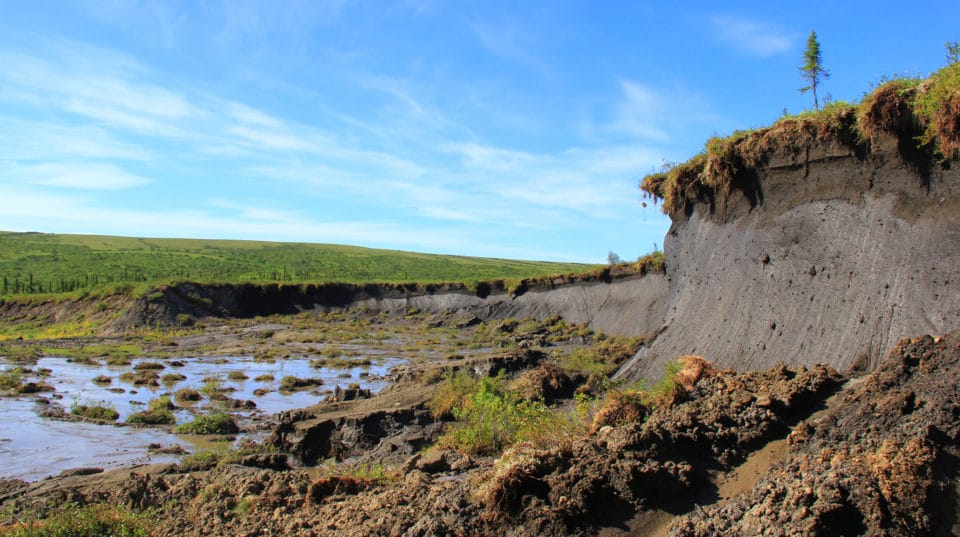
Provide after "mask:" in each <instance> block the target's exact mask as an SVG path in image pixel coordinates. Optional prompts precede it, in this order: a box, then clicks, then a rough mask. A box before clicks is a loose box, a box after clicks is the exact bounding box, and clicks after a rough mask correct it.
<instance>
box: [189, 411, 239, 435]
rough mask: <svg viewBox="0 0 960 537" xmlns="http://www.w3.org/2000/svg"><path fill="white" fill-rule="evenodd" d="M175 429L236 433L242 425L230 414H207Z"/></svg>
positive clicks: (191, 432) (194, 432) (191, 431)
mask: <svg viewBox="0 0 960 537" xmlns="http://www.w3.org/2000/svg"><path fill="white" fill-rule="evenodd" d="M174 431H176V432H178V433H181V434H236V433H239V432H240V427H238V426H237V423H236V422H235V421H233V418H232V417H231V416H230V415H229V414H223V413H218V414H207V415H205V416H197V417H196V418H195V419H194V420H193V421H191V422H189V423H184V424H183V425H178V426H177V428H176V429H174Z"/></svg>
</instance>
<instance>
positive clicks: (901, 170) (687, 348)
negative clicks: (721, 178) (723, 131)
mask: <svg viewBox="0 0 960 537" xmlns="http://www.w3.org/2000/svg"><path fill="white" fill-rule="evenodd" d="M912 142H913V141H912V139H909V138H906V139H905V138H903V137H901V139H898V138H897V137H895V136H892V135H884V136H881V137H878V138H877V139H875V140H874V141H873V143H872V144H871V145H870V146H869V148H867V147H865V144H863V143H862V142H856V141H853V139H852V138H851V137H844V136H840V135H837V134H835V133H825V134H824V133H821V136H819V137H818V138H817V139H816V140H807V142H806V143H802V144H797V145H794V146H792V147H790V148H781V149H774V150H772V151H769V152H768V153H767V154H765V155H764V156H763V159H762V161H761V162H759V163H758V164H757V165H754V166H744V165H743V163H742V162H735V164H739V166H732V167H731V168H730V169H731V170H732V171H729V175H728V177H727V179H728V180H727V181H726V182H725V184H720V183H717V184H715V185H710V184H707V185H704V184H699V185H694V184H692V183H690V182H688V183H687V184H683V182H682V178H681V181H680V184H679V186H678V185H674V186H673V188H674V189H675V191H676V192H681V191H682V192H684V194H685V195H684V196H681V197H680V198H675V199H673V200H669V201H672V202H673V203H672V205H671V211H670V212H671V217H672V219H673V225H672V227H671V229H670V231H669V233H668V235H667V237H666V239H665V241H664V246H665V247H664V250H665V253H666V257H667V279H668V281H669V298H668V299H667V305H666V316H665V320H664V326H663V328H662V331H661V332H660V334H659V336H658V337H657V338H656V340H655V341H654V342H653V343H652V344H651V345H649V346H648V347H647V348H645V349H643V350H642V351H641V352H640V353H639V354H638V355H637V356H635V357H634V359H633V360H631V361H630V362H629V363H628V364H627V365H625V366H624V368H623V369H622V370H621V371H620V373H619V375H620V376H621V377H624V378H655V377H658V376H659V375H660V374H661V373H662V371H663V367H664V364H665V363H666V362H668V361H671V360H674V359H675V358H676V357H677V356H680V355H683V354H697V355H701V356H704V357H706V358H707V359H709V360H711V361H714V362H715V363H717V364H718V365H720V366H722V367H733V368H735V369H754V368H766V367H768V366H770V365H772V364H775V363H777V362H783V363H786V364H803V365H812V364H816V363H829V364H830V365H832V366H834V367H836V368H838V369H841V370H848V369H862V370H868V369H873V368H875V367H876V366H877V364H878V361H879V360H880V359H881V357H883V356H884V355H886V354H887V353H888V352H889V351H890V349H891V348H892V347H893V345H894V344H895V343H896V341H897V340H898V338H900V337H903V336H913V335H919V334H923V333H930V334H940V333H944V332H946V331H949V330H953V329H957V328H958V327H960V169H958V167H957V162H956V161H952V162H949V161H948V162H946V163H936V162H933V161H932V160H931V159H929V158H926V159H924V158H921V157H919V156H917V155H914V154H912V153H911V151H910V147H912V146H910V145H908V144H910V143H912ZM712 159H713V157H707V158H706V159H705V161H704V162H702V163H698V164H697V166H698V167H701V166H702V168H701V169H706V170H709V169H710V167H711V166H713V167H715V168H716V167H717V166H718V163H717V162H714V161H713V160H712ZM723 164H724V162H723V161H721V162H720V163H719V165H720V167H721V168H722V165H723ZM700 180H701V181H703V177H702V176H701V177H700ZM657 193H659V191H658V192H657Z"/></svg>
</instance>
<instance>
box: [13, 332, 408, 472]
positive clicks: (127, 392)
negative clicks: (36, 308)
mask: <svg viewBox="0 0 960 537" xmlns="http://www.w3.org/2000/svg"><path fill="white" fill-rule="evenodd" d="M356 362H357V363H358V364H362V365H356V366H351V365H347V366H346V367H343V368H327V367H319V368H318V367H313V366H311V363H310V359H307V358H296V359H278V360H276V361H272V362H263V361H256V360H255V359H254V358H253V357H251V356H233V357H202V358H178V359H173V360H157V359H138V360H134V361H133V362H132V363H131V364H129V365H104V364H100V363H78V362H73V361H70V360H69V359H66V358H58V357H47V358H41V359H39V360H38V361H37V363H36V366H35V367H33V368H32V372H31V373H29V374H28V377H29V378H30V379H31V380H35V381H41V380H42V381H43V382H44V383H46V384H48V385H50V386H52V387H53V390H54V391H52V392H43V393H40V394H36V395H30V396H19V397H2V398H0V468H3V471H2V474H3V477H5V478H17V479H24V480H36V479H40V478H43V477H46V476H49V475H54V474H57V473H59V472H61V471H64V470H67V469H71V468H77V467H83V466H96V467H100V468H116V467H122V466H129V465H131V464H141V463H159V462H175V461H176V460H177V459H178V458H179V456H177V455H169V454H157V453H152V452H151V451H150V447H151V446H153V447H154V448H156V446H158V445H159V446H163V447H169V446H174V445H179V446H182V447H184V448H185V449H186V450H187V451H194V450H196V449H202V447H203V446H200V445H198V442H201V443H202V441H201V440H199V439H197V438H196V437H191V436H187V435H177V434H174V433H172V432H171V431H170V429H171V428H170V427H162V428H161V427H133V426H126V424H125V421H126V419H127V418H128V417H129V416H130V415H132V414H134V413H137V412H140V411H143V410H146V409H147V407H148V405H149V403H150V402H151V401H154V400H156V399H158V398H160V397H170V399H171V400H172V401H174V404H175V405H176V408H175V409H174V410H173V413H174V416H175V418H176V422H177V423H184V422H188V421H190V420H192V419H193V418H194V417H195V416H196V415H200V414H204V413H212V412H222V411H224V409H225V408H227V409H229V412H230V413H231V414H232V415H233V416H234V418H235V419H236V420H237V421H238V422H239V423H240V424H241V427H242V429H243V432H242V433H241V434H240V435H238V437H237V441H239V440H242V439H244V438H247V439H250V438H253V439H259V438H260V437H262V436H263V435H264V434H265V431H266V430H267V429H269V427H270V426H271V424H272V420H273V418H272V416H273V415H274V414H276V413H278V412H281V411H284V410H290V409H294V408H301V407H306V406H310V405H313V404H316V403H318V402H320V401H321V400H322V399H324V398H325V397H327V396H328V395H329V394H330V393H332V392H333V391H334V390H335V389H336V387H337V386H340V387H344V388H345V387H347V386H348V385H351V384H358V385H359V386H360V387H361V388H366V389H369V390H371V391H372V392H379V391H380V390H382V389H383V388H384V387H386V386H387V385H388V382H387V381H386V380H385V375H386V374H387V372H388V371H389V370H390V369H391V368H392V367H394V366H396V365H399V364H402V363H404V362H406V360H404V359H401V358H397V357H391V356H388V355H386V354H384V353H383V352H382V351H371V352H370V353H369V354H367V355H365V356H363V357H358V358H357V360H356ZM41 371H42V372H44V374H43V375H38V372H41ZM136 377H140V378H139V379H137V378H136ZM244 377H245V378H244ZM287 377H294V378H297V379H308V380H309V381H310V382H308V383H307V384H309V387H308V388H306V389H302V388H301V389H296V390H292V391H287V390H285V389H282V383H283V381H284V379H285V378H287ZM147 378H151V379H153V380H152V381H148V382H146V383H144V382H143V381H144V380H145V379H147ZM164 381H166V382H164ZM288 382H289V381H288ZM180 390H195V391H197V392H198V393H199V394H200V400H199V401H196V402H192V403H191V402H185V401H183V402H181V401H177V398H176V393H177V392H178V391H180ZM74 404H77V405H98V406H106V407H109V408H113V409H114V410H116V411H117V413H118V414H119V419H118V420H117V422H116V423H114V424H98V423H88V422H82V421H69V420H64V419H53V418H49V417H44V416H45V415H51V414H53V415H56V414H57V413H58V412H59V413H63V414H65V417H68V418H69V412H70V408H71V406H73V405H74Z"/></svg>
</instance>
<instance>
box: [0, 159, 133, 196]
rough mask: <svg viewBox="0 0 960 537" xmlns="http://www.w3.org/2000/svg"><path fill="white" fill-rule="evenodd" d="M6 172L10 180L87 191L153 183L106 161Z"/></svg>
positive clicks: (47, 165)
mask: <svg viewBox="0 0 960 537" xmlns="http://www.w3.org/2000/svg"><path fill="white" fill-rule="evenodd" d="M5 171H6V174H5V175H7V177H8V178H9V179H14V180H20V181H23V182H27V183H31V184H35V185H43V186H54V187H64V188H76V189H83V190H122V189H127V188H133V187H138V186H143V185H147V184H150V183H151V182H152V181H151V180H150V179H147V178H145V177H140V176H138V175H134V174H132V173H129V172H127V171H125V170H123V169H121V168H119V167H117V166H114V165H112V164H102V163H85V162H72V163H45V164H31V165H22V164H18V165H16V166H13V167H7V168H5Z"/></svg>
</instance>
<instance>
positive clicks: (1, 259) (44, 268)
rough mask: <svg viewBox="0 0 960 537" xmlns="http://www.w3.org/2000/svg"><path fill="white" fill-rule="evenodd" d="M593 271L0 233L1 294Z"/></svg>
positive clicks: (403, 255) (248, 244) (296, 247)
mask: <svg viewBox="0 0 960 537" xmlns="http://www.w3.org/2000/svg"><path fill="white" fill-rule="evenodd" d="M589 268H592V266H590V265H583V264H576V263H550V262H540V261H516V260H506V259H491V258H476V257H462V256H449V255H433V254H419V253H412V252H400V251H390V250H374V249H368V248H360V247H354V246H339V245H324V244H301V243H269V242H253V241H215V240H209V241H208V240H193V239H138V238H128V237H106V236H96V235H54V234H41V233H3V232H0V276H2V278H3V287H2V291H0V292H2V294H6V295H12V294H34V293H70V292H77V291H84V290H92V289H96V288H100V287H103V286H106V285H116V284H125V283H151V282H165V281H174V280H190V281H201V282H224V283H240V282H349V283H365V282H440V281H461V282H469V281H478V280H490V279H502V278H527V277H532V276H539V275H544V274H555V273H566V272H576V271H582V270H586V269H589Z"/></svg>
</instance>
